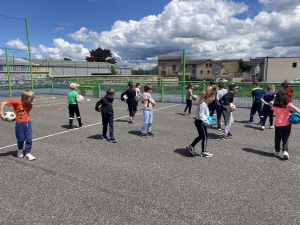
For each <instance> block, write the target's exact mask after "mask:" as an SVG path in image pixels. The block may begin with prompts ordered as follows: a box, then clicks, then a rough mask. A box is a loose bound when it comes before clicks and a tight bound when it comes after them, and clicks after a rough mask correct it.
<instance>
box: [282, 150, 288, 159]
mask: <svg viewBox="0 0 300 225" xmlns="http://www.w3.org/2000/svg"><path fill="white" fill-rule="evenodd" d="M283 158H284V159H289V153H288V152H287V151H284V152H283Z"/></svg>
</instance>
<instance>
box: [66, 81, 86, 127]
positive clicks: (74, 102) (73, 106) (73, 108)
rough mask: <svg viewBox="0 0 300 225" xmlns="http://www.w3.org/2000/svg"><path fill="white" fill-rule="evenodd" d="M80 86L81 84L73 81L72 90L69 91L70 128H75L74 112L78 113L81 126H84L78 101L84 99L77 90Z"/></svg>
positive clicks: (81, 101)
mask: <svg viewBox="0 0 300 225" xmlns="http://www.w3.org/2000/svg"><path fill="white" fill-rule="evenodd" d="M78 86H79V84H76V83H71V84H70V88H71V91H70V92H69V93H68V103H69V106H68V109H69V129H73V120H74V114H76V117H77V120H78V124H79V127H82V122H81V117H80V111H79V107H78V103H83V100H82V99H80V98H79V94H78V93H77V91H76V90H77V87H78Z"/></svg>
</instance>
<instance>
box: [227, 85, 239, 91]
mask: <svg viewBox="0 0 300 225" xmlns="http://www.w3.org/2000/svg"><path fill="white" fill-rule="evenodd" d="M234 89H240V87H239V86H237V85H236V84H231V85H229V90H234Z"/></svg>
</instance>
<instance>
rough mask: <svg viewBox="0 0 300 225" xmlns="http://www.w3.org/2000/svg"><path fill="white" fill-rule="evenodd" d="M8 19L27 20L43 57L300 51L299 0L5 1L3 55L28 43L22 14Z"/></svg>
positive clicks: (149, 58) (135, 60)
mask: <svg viewBox="0 0 300 225" xmlns="http://www.w3.org/2000/svg"><path fill="white" fill-rule="evenodd" d="M3 15H4V16H5V17H3ZM7 17H12V18H20V19H25V18H27V19H28V24H29V31H30V45H31V52H32V58H37V59H46V58H48V59H49V58H51V59H63V58H64V57H69V58H71V59H72V60H73V61H75V60H76V61H85V56H89V55H90V54H89V51H91V50H92V49H96V48H98V47H101V48H102V49H109V50H111V52H112V53H113V57H114V58H115V59H116V61H117V64H118V65H120V66H122V65H140V66H141V65H142V67H143V65H144V67H145V66H148V68H149V66H155V65H156V64H157V59H158V57H159V56H167V55H170V56H179V55H182V51H183V50H186V56H187V59H212V60H217V59H237V58H242V59H243V60H249V59H250V57H252V58H254V57H266V56H270V57H297V56H300V37H299V34H300V1H299V0H244V1H238V0H109V1H108V0H76V1H75V0H60V1H59V0H51V1H50V0H48V1H46V0H26V1H25V0H1V7H0V57H3V56H4V50H3V48H4V47H8V48H12V49H19V48H24V46H26V44H27V43H26V38H24V33H23V32H22V31H21V30H22V29H23V20H17V21H21V25H22V26H21V27H22V28H20V25H15V23H12V24H11V20H9V21H10V22H7ZM14 20H16V19H13V21H14ZM16 30H17V31H16ZM25 34H26V33H25ZM21 36H22V37H21Z"/></svg>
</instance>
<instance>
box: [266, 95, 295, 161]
mask: <svg viewBox="0 0 300 225" xmlns="http://www.w3.org/2000/svg"><path fill="white" fill-rule="evenodd" d="M271 109H272V110H273V111H274V112H275V114H276V117H275V118H276V119H275V151H274V152H273V154H274V155H275V156H279V152H280V142H281V141H282V151H283V158H284V159H289V153H288V151H289V146H288V141H289V137H290V134H291V130H292V124H291V122H290V121H289V117H290V115H291V112H290V111H291V110H293V111H296V112H297V113H300V109H298V108H297V107H296V106H294V105H293V103H291V102H290V99H289V96H288V93H287V92H286V91H285V90H281V91H279V92H278V93H277V94H276V97H275V100H274V104H273V106H272V108H271Z"/></svg>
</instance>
